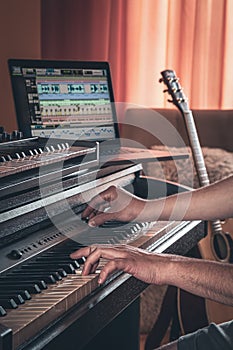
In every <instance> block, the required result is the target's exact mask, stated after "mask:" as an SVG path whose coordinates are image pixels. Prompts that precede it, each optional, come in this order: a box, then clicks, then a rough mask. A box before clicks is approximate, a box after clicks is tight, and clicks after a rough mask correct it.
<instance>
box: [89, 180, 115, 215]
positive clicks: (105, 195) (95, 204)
mask: <svg viewBox="0 0 233 350" xmlns="http://www.w3.org/2000/svg"><path fill="white" fill-rule="evenodd" d="M115 196H116V187H115V186H110V187H109V188H107V189H106V190H104V191H103V192H101V193H99V194H98V195H97V196H95V197H93V198H92V200H91V201H90V202H89V204H88V205H87V207H86V208H85V209H84V211H83V212H82V217H83V218H86V217H89V215H90V214H91V213H92V212H93V210H96V209H98V208H99V207H100V205H104V206H106V207H107V206H108V205H109V204H108V203H109V202H111V200H113V199H114V198H115Z"/></svg>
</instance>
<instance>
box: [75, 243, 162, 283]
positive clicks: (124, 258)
mask: <svg viewBox="0 0 233 350" xmlns="http://www.w3.org/2000/svg"><path fill="white" fill-rule="evenodd" d="M81 257H86V261H85V263H84V266H83V270H82V274H83V275H88V274H89V273H94V272H95V271H96V269H97V267H98V263H99V260H100V258H104V259H107V260H109V261H108V262H107V263H106V265H105V266H104V267H103V268H102V270H101V272H100V275H99V283H100V284H101V283H103V282H105V281H106V279H107V278H108V276H109V275H110V274H112V273H113V272H116V271H119V270H121V271H124V272H126V273H129V274H131V275H132V276H134V277H136V278H138V279H140V280H142V281H144V282H146V283H154V284H162V283H164V282H163V278H164V277H165V276H163V273H162V269H163V266H165V265H166V263H165V262H166V255H164V254H163V255H160V254H152V253H148V252H146V251H145V250H142V249H139V248H135V247H131V246H127V245H118V246H117V245H114V246H113V245H95V246H89V247H85V248H81V249H79V250H77V251H76V252H74V253H72V254H71V258H72V259H79V258H81Z"/></svg>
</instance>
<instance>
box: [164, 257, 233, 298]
mask: <svg viewBox="0 0 233 350" xmlns="http://www.w3.org/2000/svg"><path fill="white" fill-rule="evenodd" d="M167 264H168V265H167ZM163 268H164V273H162V275H163V276H164V281H163V282H164V283H165V284H170V285H174V286H177V287H179V288H182V289H184V290H186V291H188V292H190V293H193V294H196V295H199V296H201V297H204V298H209V299H212V300H214V301H218V302H220V303H223V304H227V305H233V265H230V264H224V263H218V262H213V261H206V260H201V259H192V258H184V257H181V256H175V255H174V256H169V257H168V259H167V260H165V264H164V266H163Z"/></svg>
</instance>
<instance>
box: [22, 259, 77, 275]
mask: <svg viewBox="0 0 233 350" xmlns="http://www.w3.org/2000/svg"><path fill="white" fill-rule="evenodd" d="M35 266H36V267H37V268H39V267H42V268H43V267H45V266H47V268H48V269H56V268H62V269H64V270H65V272H66V273H70V274H74V273H75V267H74V266H73V265H72V263H70V264H60V263H58V264H56V266H54V265H48V264H47V263H46V262H40V263H34V262H33V263H31V264H30V265H27V266H22V269H29V270H33V268H34V267H35Z"/></svg>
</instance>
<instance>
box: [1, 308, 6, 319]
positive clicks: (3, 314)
mask: <svg viewBox="0 0 233 350" xmlns="http://www.w3.org/2000/svg"><path fill="white" fill-rule="evenodd" d="M2 316H6V310H5V309H4V308H3V307H2V306H1V305H0V317H2Z"/></svg>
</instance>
